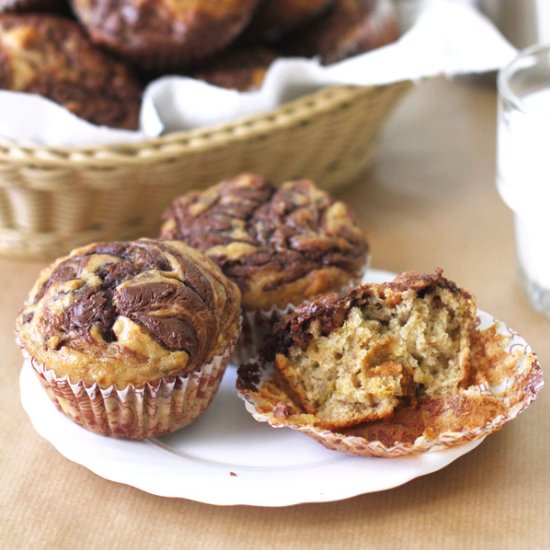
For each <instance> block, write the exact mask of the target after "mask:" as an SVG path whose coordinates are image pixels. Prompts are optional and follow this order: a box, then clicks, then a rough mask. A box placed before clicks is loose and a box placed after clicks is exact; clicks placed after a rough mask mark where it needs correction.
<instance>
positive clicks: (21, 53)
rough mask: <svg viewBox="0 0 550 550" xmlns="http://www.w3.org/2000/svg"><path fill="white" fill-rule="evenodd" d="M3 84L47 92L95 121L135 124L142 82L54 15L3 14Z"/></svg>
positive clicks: (0, 32)
mask: <svg viewBox="0 0 550 550" xmlns="http://www.w3.org/2000/svg"><path fill="white" fill-rule="evenodd" d="M0 88H3V89H8V90H13V91H18V92H28V93H34V94H40V95H43V96H45V97H47V98H49V99H51V100H52V101H55V102H56V103H59V104H60V105H62V106H63V107H65V108H66V109H68V110H69V111H71V112H72V113H74V114H76V115H77V116H79V117H81V118H83V119H85V120H88V121H89V122H92V123H94V124H98V125H105V126H111V127H117V128H128V129H135V128H137V126H138V116H139V109H140V105H141V85H140V84H139V82H138V81H137V79H136V78H135V77H134V76H133V75H132V74H131V72H130V70H129V69H128V68H127V67H126V66H125V65H123V64H122V63H121V62H119V61H117V60H115V59H112V58H110V57H108V56H107V55H106V54H104V53H103V52H102V51H101V50H99V49H97V48H94V47H93V46H92V44H91V43H90V41H89V40H88V38H87V37H86V35H85V34H84V32H83V31H82V29H81V28H80V27H79V26H78V25H77V24H76V23H75V22H74V21H70V20H68V19H66V18H64V17H60V16H54V15H12V14H9V15H5V14H1V15H0Z"/></svg>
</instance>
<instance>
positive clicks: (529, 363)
mask: <svg viewBox="0 0 550 550" xmlns="http://www.w3.org/2000/svg"><path fill="white" fill-rule="evenodd" d="M480 318H481V320H482V321H483V324H484V325H486V326H485V327H484V328H483V330H481V329H480V330H479V331H478V332H477V335H476V343H475V345H474V348H473V350H474V352H475V353H474V356H473V366H474V369H475V372H476V380H475V383H474V384H472V385H471V386H470V387H468V388H466V389H461V390H459V391H458V393H456V394H453V395H451V396H444V397H441V398H434V399H431V400H429V401H426V402H424V403H421V404H420V405H419V406H417V407H409V408H404V409H402V410H401V411H399V412H396V413H395V414H394V416H393V417H391V418H389V419H387V420H385V421H381V422H373V423H370V424H369V423H365V424H361V425H359V426H355V427H353V428H347V429H345V430H342V431H340V432H337V431H331V430H327V429H324V428H320V427H319V426H317V425H316V418H315V416H314V415H311V414H307V413H305V412H304V411H303V410H302V409H301V408H300V407H299V405H297V404H296V403H295V402H293V401H292V398H291V396H289V395H288V393H287V391H286V390H285V384H284V383H283V381H282V380H281V379H280V377H279V375H278V373H277V372H276V369H275V367H274V366H273V364H269V363H263V364H262V363H256V364H250V365H248V366H244V367H241V368H240V369H239V376H238V379H237V388H238V390H239V395H240V397H241V398H242V399H243V400H244V402H245V406H246V409H247V411H248V412H249V413H250V414H251V415H252V416H253V417H254V418H255V419H256V420H257V421H258V422H267V423H269V424H270V425H271V426H272V427H274V428H285V427H286V428H290V429H293V430H297V431H299V432H302V433H304V434H306V435H308V436H310V437H312V438H314V439H316V440H317V441H318V442H320V443H321V444H322V445H324V446H325V447H327V448H329V449H333V450H336V451H341V452H344V453H347V454H350V455H356V456H375V457H386V458H390V457H398V456H406V455H414V454H418V453H423V452H427V451H437V450H442V449H445V448H448V447H454V446H457V445H463V444H465V443H468V442H470V441H473V440H477V439H482V438H484V437H486V436H487V435H489V434H491V433H493V432H495V431H497V430H500V429H501V428H502V427H503V426H504V425H505V424H507V423H508V422H510V421H511V420H513V419H514V418H516V416H518V415H519V414H520V413H521V412H523V411H524V410H525V409H527V407H528V406H529V405H530V403H531V402H532V401H534V400H535V399H536V397H537V394H538V392H539V391H540V390H541V388H542V386H543V384H544V380H543V374H542V368H541V366H540V364H539V362H538V359H537V356H536V355H535V354H534V353H533V351H532V349H531V348H530V346H529V345H528V344H527V342H525V340H524V339H523V338H521V336H519V335H518V334H517V333H516V332H514V331H513V330H511V329H509V328H507V327H506V326H505V325H504V324H502V323H500V322H498V321H494V320H493V319H491V318H490V316H488V315H487V314H483V313H480Z"/></svg>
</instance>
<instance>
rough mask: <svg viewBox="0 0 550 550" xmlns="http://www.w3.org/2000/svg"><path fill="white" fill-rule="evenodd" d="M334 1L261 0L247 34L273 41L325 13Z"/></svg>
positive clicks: (247, 35) (251, 36) (258, 38)
mask: <svg viewBox="0 0 550 550" xmlns="http://www.w3.org/2000/svg"><path fill="white" fill-rule="evenodd" d="M332 2H333V0H261V2H260V6H259V7H258V10H257V11H256V13H255V14H254V17H253V18H252V21H251V23H250V25H249V26H248V27H247V29H246V31H245V35H246V37H247V38H250V39H252V38H255V39H257V40H262V41H268V42H269V41H273V40H275V39H277V38H280V37H281V36H282V35H284V34H285V33H287V32H288V31H290V30H292V29H295V28H297V27H300V26H301V25H304V24H305V23H307V22H308V21H310V20H311V19H313V18H314V17H316V16H318V15H319V14H321V13H323V12H324V11H325V10H327V9H328V8H329V6H330V5H331V4H332Z"/></svg>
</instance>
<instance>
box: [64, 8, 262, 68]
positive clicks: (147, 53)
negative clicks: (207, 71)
mask: <svg viewBox="0 0 550 550" xmlns="http://www.w3.org/2000/svg"><path fill="white" fill-rule="evenodd" d="M256 3H257V0H223V1H218V2H215V1H214V0H202V1H201V0H72V6H73V9H74V11H75V13H76V15H77V16H78V18H79V19H80V20H81V22H82V23H83V25H84V26H85V27H86V28H87V29H88V32H89V33H90V36H91V37H92V40H93V41H94V42H96V43H97V44H100V45H102V46H106V47H108V48H110V49H111V50H113V51H114V52H116V53H117V54H119V55H120V56H122V57H124V58H127V59H128V60H130V61H132V62H133V63H135V64H136V65H137V66H139V67H141V68H143V69H145V70H148V71H153V72H161V71H167V70H178V69H183V68H185V67H188V66H189V65H191V64H193V63H196V62H197V61H199V60H202V59H205V58H206V57H208V56H210V55H212V54H213V53H215V52H217V51H219V50H221V49H223V48H224V47H226V46H227V45H228V44H229V43H230V42H232V41H233V40H234V39H235V38H236V37H237V35H238V34H239V33H240V32H241V31H242V30H243V29H244V27H245V26H246V24H247V23H248V22H249V21H250V18H251V17H252V14H253V12H254V9H255V8H256Z"/></svg>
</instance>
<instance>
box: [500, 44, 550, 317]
mask: <svg viewBox="0 0 550 550" xmlns="http://www.w3.org/2000/svg"><path fill="white" fill-rule="evenodd" d="M498 92H499V98H498V153H497V186H498V191H499V193H500V195H501V197H502V199H503V200H504V201H505V202H506V204H507V205H508V206H509V207H510V208H511V209H512V210H513V212H514V223H515V231H516V244H517V255H518V261H519V271H520V276H521V279H522V281H523V283H524V285H525V288H526V290H527V294H528V296H529V300H530V301H531V303H532V305H533V307H534V308H535V309H536V310H537V311H539V312H541V313H542V314H543V315H546V316H547V317H550V45H548V46H533V47H531V48H528V49H527V50H524V51H522V52H520V54H519V55H518V57H516V58H515V59H514V60H513V61H512V62H511V63H510V64H509V65H508V66H507V67H505V68H504V69H502V70H501V71H500V73H499V77H498Z"/></svg>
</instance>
